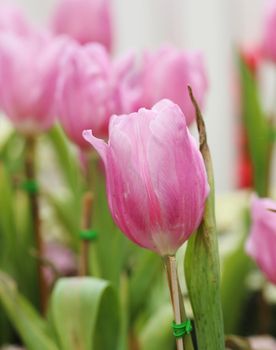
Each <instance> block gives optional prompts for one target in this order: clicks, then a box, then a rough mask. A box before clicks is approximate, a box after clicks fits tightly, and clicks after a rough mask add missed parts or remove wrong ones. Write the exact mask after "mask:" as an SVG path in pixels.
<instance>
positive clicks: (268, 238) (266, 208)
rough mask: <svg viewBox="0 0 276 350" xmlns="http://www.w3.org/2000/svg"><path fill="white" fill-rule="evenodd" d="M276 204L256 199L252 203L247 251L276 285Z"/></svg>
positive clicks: (271, 201) (266, 199) (268, 200)
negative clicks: (275, 211) (274, 211)
mask: <svg viewBox="0 0 276 350" xmlns="http://www.w3.org/2000/svg"><path fill="white" fill-rule="evenodd" d="M270 209H273V210H276V202H275V201H273V200H271V199H268V198H263V199H260V198H258V197H254V198H253V200H252V203H251V217H252V226H251V230H250V236H249V238H248V240H247V244H246V251H247V253H248V254H249V255H250V256H251V257H252V258H253V259H254V260H255V261H256V263H257V265H258V266H259V268H260V269H261V270H262V272H263V273H264V274H265V276H266V277H267V279H268V280H269V281H270V282H272V283H274V284H276V254H275V252H276V214H275V213H273V212H272V211H271V210H270Z"/></svg>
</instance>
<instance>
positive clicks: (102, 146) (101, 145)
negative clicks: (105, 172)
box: [82, 130, 107, 165]
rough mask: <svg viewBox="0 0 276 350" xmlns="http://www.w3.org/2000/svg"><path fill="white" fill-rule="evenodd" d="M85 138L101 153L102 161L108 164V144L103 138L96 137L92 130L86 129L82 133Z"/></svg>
mask: <svg viewBox="0 0 276 350" xmlns="http://www.w3.org/2000/svg"><path fill="white" fill-rule="evenodd" d="M82 136H83V138H84V139H85V140H86V141H87V142H89V143H90V144H91V145H92V146H93V147H94V148H95V149H96V151H97V152H98V153H99V155H100V156H101V158H102V161H103V162H104V164H105V165H106V159H107V144H106V143H105V142H104V141H103V140H101V139H98V138H97V137H95V136H94V135H93V133H92V130H84V131H83V133H82Z"/></svg>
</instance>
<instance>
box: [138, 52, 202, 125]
mask: <svg viewBox="0 0 276 350" xmlns="http://www.w3.org/2000/svg"><path fill="white" fill-rule="evenodd" d="M188 85H190V86H192V88H193V91H194V94H195V97H196V99H197V101H198V103H199V106H200V107H203V104H204V99H205V95H206V92H207V85H208V84H207V78H206V71H205V67H204V62H203V57H202V55H201V54H200V53H199V52H185V51H181V50H177V49H175V48H173V47H163V48H161V49H160V50H158V51H156V52H154V53H147V54H146V55H145V57H144V72H143V94H142V101H141V103H142V104H143V105H144V106H146V107H149V108H150V107H152V106H153V104H155V103H156V102H158V101H159V100H161V99H162V98H168V99H170V100H172V101H173V102H174V103H176V104H178V105H179V107H180V108H181V109H182V111H183V113H184V115H185V117H186V121H187V124H188V125H190V124H191V123H192V122H193V121H194V120H195V111H194V107H193V105H192V103H191V100H190V97H189V94H188V89H187V86H188Z"/></svg>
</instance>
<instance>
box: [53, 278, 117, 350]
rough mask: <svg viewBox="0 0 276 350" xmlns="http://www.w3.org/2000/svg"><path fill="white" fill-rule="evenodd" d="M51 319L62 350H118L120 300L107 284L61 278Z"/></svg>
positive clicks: (55, 289) (91, 279)
mask: <svg viewBox="0 0 276 350" xmlns="http://www.w3.org/2000/svg"><path fill="white" fill-rule="evenodd" d="M51 320H52V322H53V328H54V329H55V331H56V334H57V337H58V341H59V345H60V349H61V350H77V349H78V350H93V349H94V350H99V349H101V350H116V349H117V344H118V340H119V332H120V317H119V305H118V297H117V295H116V293H115V290H114V289H113V287H112V286H111V285H110V284H109V283H108V282H107V281H104V280H100V279H96V278H89V277H85V278H77V277H76V278H63V279H60V280H59V281H58V283H57V284H56V286H55V288H54V291H53V294H52V299H51Z"/></svg>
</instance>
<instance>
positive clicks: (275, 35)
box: [261, 0, 276, 62]
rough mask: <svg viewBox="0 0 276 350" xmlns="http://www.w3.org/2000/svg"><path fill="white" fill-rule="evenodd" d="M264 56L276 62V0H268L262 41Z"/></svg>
mask: <svg viewBox="0 0 276 350" xmlns="http://www.w3.org/2000/svg"><path fill="white" fill-rule="evenodd" d="M261 48H262V53H263V55H264V57H265V58H266V59H268V60H270V61H272V62H276V1H275V0H267V1H266V8H265V16H264V29H263V36H262V42H261Z"/></svg>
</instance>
